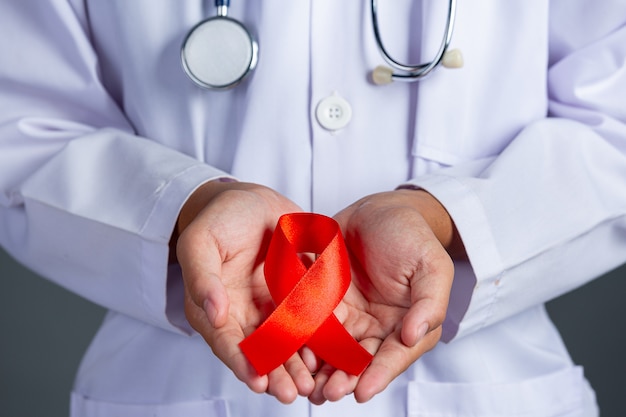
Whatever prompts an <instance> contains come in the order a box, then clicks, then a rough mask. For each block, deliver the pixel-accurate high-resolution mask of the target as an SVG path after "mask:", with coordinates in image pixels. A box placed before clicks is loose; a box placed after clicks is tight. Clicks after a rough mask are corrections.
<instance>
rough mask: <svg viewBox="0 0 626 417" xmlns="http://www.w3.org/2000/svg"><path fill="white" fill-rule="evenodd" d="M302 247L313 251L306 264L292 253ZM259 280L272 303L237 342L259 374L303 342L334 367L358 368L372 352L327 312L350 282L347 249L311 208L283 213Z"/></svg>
mask: <svg viewBox="0 0 626 417" xmlns="http://www.w3.org/2000/svg"><path fill="white" fill-rule="evenodd" d="M305 252H312V253H315V254H318V255H319V256H318V257H317V259H316V260H315V262H314V263H313V264H312V265H311V266H310V267H309V268H308V269H307V267H306V266H305V265H304V264H303V263H302V260H301V259H300V257H299V256H298V254H299V253H305ZM265 280H266V282H267V286H268V289H269V291H270V294H271V295H272V299H273V300H274V303H275V304H277V307H276V309H275V310H274V311H273V312H272V314H271V315H270V316H269V317H268V318H267V320H265V322H263V324H261V326H260V327H259V328H257V329H256V330H255V331H254V332H253V333H252V334H250V335H249V336H248V337H246V338H245V339H244V340H243V341H242V342H241V343H240V344H239V346H240V348H241V350H242V351H243V353H244V354H245V355H246V357H247V358H248V360H249V361H250V362H251V363H252V366H253V367H254V369H256V371H257V372H258V373H259V375H265V374H267V373H268V372H270V371H271V370H273V369H275V368H277V367H278V366H280V365H282V364H283V363H285V361H287V359H289V357H291V355H293V354H294V353H296V352H297V351H298V349H300V348H301V347H302V346H303V345H305V344H306V345H307V346H308V347H309V348H311V350H313V352H314V353H315V354H316V355H317V356H319V357H320V358H321V359H323V360H324V361H325V362H327V363H329V364H330V365H332V366H333V367H335V368H337V369H341V370H343V371H345V372H347V373H349V374H352V375H359V374H360V373H361V372H363V370H364V369H365V368H366V367H367V365H368V364H369V363H370V361H371V360H372V355H371V354H370V353H369V352H367V351H366V350H365V349H364V348H363V347H362V346H361V345H359V344H358V343H357V341H356V340H355V339H354V338H353V337H352V336H351V335H350V334H349V333H348V332H347V331H346V329H345V328H344V327H343V325H342V324H341V323H340V322H339V320H338V319H337V317H335V315H334V314H333V310H334V309H335V307H337V305H338V304H339V302H340V301H341V300H342V299H343V296H344V295H345V293H346V291H347V290H348V287H349V286H350V261H349V258H348V251H347V249H346V246H345V243H344V241H343V237H342V235H341V230H340V229H339V225H338V224H337V222H336V221H335V220H333V219H331V218H330V217H326V216H323V215H320V214H313V213H292V214H286V215H283V216H282V217H281V218H280V219H279V220H278V225H277V226H276V230H275V231H274V234H273V236H272V240H271V241H270V245H269V248H268V251H267V256H266V258H265Z"/></svg>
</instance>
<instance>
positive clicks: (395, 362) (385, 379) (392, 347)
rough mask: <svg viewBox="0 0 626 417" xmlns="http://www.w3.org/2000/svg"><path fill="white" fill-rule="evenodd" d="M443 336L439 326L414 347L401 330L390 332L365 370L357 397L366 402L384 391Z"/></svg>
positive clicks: (360, 380) (361, 401)
mask: <svg viewBox="0 0 626 417" xmlns="http://www.w3.org/2000/svg"><path fill="white" fill-rule="evenodd" d="M440 337H441V328H437V329H435V330H433V331H431V332H430V333H428V335H427V336H426V337H424V338H423V339H422V341H421V342H420V343H418V344H417V345H416V346H414V347H407V346H405V345H404V344H403V343H402V341H401V340H400V334H399V331H396V332H394V333H392V334H390V335H389V336H388V337H387V338H386V339H385V341H384V342H383V343H382V345H381V346H380V349H379V350H378V352H377V353H376V355H375V356H374V359H373V360H372V363H371V364H370V366H369V367H368V368H367V369H366V370H365V372H363V374H362V375H361V377H360V378H359V381H358V382H357V386H356V388H355V390H354V397H355V399H356V400H357V401H358V402H360V403H363V402H366V401H369V400H370V399H372V397H374V396H375V395H376V394H378V393H380V392H382V391H383V390H384V389H385V388H387V386H388V385H389V383H390V382H391V381H393V380H394V379H395V378H396V377H397V376H398V375H400V374H401V373H402V372H404V371H405V370H406V369H407V368H408V367H409V366H410V365H411V364H412V363H413V362H415V361H416V360H417V359H418V358H419V357H421V356H422V355H423V354H424V353H426V352H427V351H429V350H430V349H432V348H433V347H434V346H435V345H436V344H437V342H438V341H439V338H440Z"/></svg>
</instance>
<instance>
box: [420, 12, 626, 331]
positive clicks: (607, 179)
mask: <svg viewBox="0 0 626 417" xmlns="http://www.w3.org/2000/svg"><path fill="white" fill-rule="evenodd" d="M573 3H576V2H567V1H560V2H558V1H555V2H552V4H553V6H552V10H551V13H552V17H551V20H552V21H553V23H552V24H551V34H550V35H551V46H550V48H551V56H550V68H549V73H548V92H549V115H548V117H547V118H545V119H543V120H538V121H536V122H533V123H531V124H530V125H528V126H526V127H525V128H524V129H522V131H521V132H520V133H519V134H518V135H517V136H516V137H515V138H514V139H513V140H512V141H511V142H510V144H509V145H508V146H507V147H506V148H505V149H504V150H503V151H502V152H501V153H500V154H499V155H497V156H495V157H492V158H486V159H484V160H479V161H474V162H471V163H468V164H460V165H458V166H455V167H450V168H444V169H441V170H439V171H437V172H435V173H432V174H430V175H427V176H424V177H421V178H417V179H415V180H413V181H412V182H411V185H412V186H414V187H421V188H423V189H426V190H428V191H429V192H430V193H432V194H433V195H434V196H435V197H436V198H437V199H439V200H440V201H441V202H442V203H443V204H444V206H445V207H446V208H447V210H448V211H449V213H450V215H451V217H452V218H453V220H454V222H455V224H456V226H457V228H458V230H459V233H460V235H461V238H462V240H463V242H464V244H465V248H466V251H467V254H468V257H469V261H470V263H469V264H468V263H465V262H457V274H456V276H455V283H454V288H453V292H452V298H451V305H450V310H449V314H448V318H447V319H446V323H445V325H444V336H443V339H444V340H445V341H449V340H451V339H453V338H454V337H462V336H463V335H466V334H469V333H472V332H475V331H477V330H479V329H481V328H484V327H486V326H489V325H490V324H493V323H495V322H498V321H500V320H503V319H505V318H507V317H510V316H512V315H514V314H516V313H519V312H521V311H523V310H525V309H528V308H530V307H532V306H534V305H538V304H540V303H543V302H545V301H548V300H550V299H553V298H555V297H557V296H559V295H561V294H564V293H565V292H567V291H569V290H572V289H574V288H576V287H578V286H580V285H582V284H584V283H586V282H588V281H590V280H591V279H593V278H595V277H598V276H599V275H601V274H603V273H605V272H607V271H609V270H611V269H613V268H615V267H617V266H619V265H620V264H622V263H624V262H626V105H625V101H624V97H626V22H624V21H623V17H624V16H625V15H626V10H625V8H624V5H623V3H618V2H613V3H611V4H612V5H611V4H607V5H605V4H603V6H602V7H601V8H600V7H598V8H596V7H593V8H592V9H591V10H590V9H589V8H584V7H577V6H580V3H582V2H578V3H576V5H577V6H576V7H575V5H574V4H573ZM587 3H588V4H590V3H591V2H587ZM600 9H601V10H602V12H600ZM620 10H621V11H620ZM589 13H592V14H593V13H612V14H613V15H612V16H611V17H610V18H608V16H605V17H607V18H606V19H599V18H597V16H596V19H595V20H596V21H597V22H599V21H602V22H603V24H602V25H595V24H591V23H589V21H587V20H586V19H587V17H588V16H586V14H589ZM616 17H617V19H621V20H622V21H618V22H616V20H617V19H616ZM580 28H587V29H585V30H580ZM470 265H471V266H470Z"/></svg>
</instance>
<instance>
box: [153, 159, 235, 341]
mask: <svg viewBox="0 0 626 417" xmlns="http://www.w3.org/2000/svg"><path fill="white" fill-rule="evenodd" d="M210 181H236V179H235V178H234V177H232V176H231V175H229V174H226V173H224V172H221V171H219V170H217V169H216V168H213V167H210V166H208V165H204V164H200V163H199V164H197V165H192V166H190V167H188V168H187V169H185V170H184V171H182V172H181V173H180V174H178V175H177V176H176V177H174V178H173V179H172V180H170V181H169V182H168V183H167V185H165V187H164V189H163V190H162V195H161V198H160V199H159V200H158V201H157V202H156V204H155V206H154V209H153V211H152V214H151V216H150V218H149V219H148V221H147V222H146V225H145V229H144V230H145V231H146V232H147V234H148V235H152V236H154V235H157V236H161V238H162V240H161V242H159V244H158V245H152V244H151V243H150V242H146V243H145V244H144V252H145V253H144V254H143V256H142V259H143V260H144V265H146V272H145V274H144V277H146V280H145V285H144V291H143V296H144V305H145V306H147V307H146V308H149V309H152V311H151V312H150V315H151V316H153V317H160V318H161V319H160V321H161V323H157V324H160V326H161V327H165V328H168V329H170V330H174V331H175V332H179V333H180V332H182V333H184V334H191V333H193V329H192V328H191V326H190V325H189V323H188V322H187V320H186V318H185V313H184V286H183V280H182V272H181V270H180V266H179V265H177V264H168V258H169V257H168V253H169V241H170V238H171V235H172V232H173V230H174V227H175V225H176V221H177V219H178V214H179V213H180V210H181V209H182V206H183V205H184V203H185V202H186V201H187V199H188V198H189V197H190V196H191V194H193V192H194V191H195V190H196V189H198V187H200V186H201V185H203V184H205V183H207V182H210ZM159 271H166V272H165V273H164V272H159ZM154 276H166V281H165V282H163V281H159V280H151V279H149V278H150V277H154ZM154 300H164V302H161V303H155V302H154Z"/></svg>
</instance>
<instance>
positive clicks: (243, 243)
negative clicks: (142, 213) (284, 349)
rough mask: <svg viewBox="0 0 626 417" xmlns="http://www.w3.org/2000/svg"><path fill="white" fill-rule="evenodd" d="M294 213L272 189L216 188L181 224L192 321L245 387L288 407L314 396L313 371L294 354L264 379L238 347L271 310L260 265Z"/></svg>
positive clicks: (180, 253)
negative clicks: (281, 223) (284, 219)
mask: <svg viewBox="0 0 626 417" xmlns="http://www.w3.org/2000/svg"><path fill="white" fill-rule="evenodd" d="M296 211H301V210H300V208H299V207H298V206H297V205H296V204H294V203H293V202H291V201H290V200H288V199H287V198H285V197H283V196H282V195H280V194H279V193H277V192H275V191H273V190H271V189H269V188H267V187H263V186H260V185H256V184H250V183H241V182H217V181H213V182H209V183H207V184H205V185H204V186H202V187H200V188H199V189H198V190H197V191H196V192H194V194H193V195H192V196H191V197H190V199H189V200H188V201H187V203H186V204H185V206H184V207H183V209H182V211H181V213H180V216H179V220H178V225H177V229H178V231H179V237H178V240H177V243H176V254H177V258H178V262H179V264H180V266H181V268H182V271H183V280H184V284H185V314H186V316H187V320H188V321H189V323H190V324H191V326H192V327H193V328H194V329H195V330H196V331H198V332H199V333H200V334H201V335H202V336H203V337H204V339H205V340H206V342H207V343H208V344H209V346H210V347H211V349H212V350H213V352H214V353H215V355H216V356H217V357H218V358H219V359H221V360H222V361H223V362H224V363H225V364H226V365H227V366H228V367H229V368H230V369H231V370H232V371H233V372H234V374H235V375H236V376H237V377H238V378H239V379H240V380H242V381H243V382H245V383H246V384H247V385H248V386H249V387H250V388H251V389H252V390H253V391H255V392H267V393H269V394H271V395H274V396H275V397H276V398H278V400H280V401H281V402H284V403H289V402H292V401H293V400H295V398H296V396H297V395H298V394H299V395H304V396H306V395H309V394H310V393H311V391H312V390H313V388H314V381H313V378H312V376H311V371H310V369H309V368H308V367H307V366H306V365H305V363H304V362H303V360H302V359H301V357H300V356H299V355H297V354H296V355H294V356H293V357H292V358H290V359H289V360H288V361H287V362H286V363H285V364H284V365H283V366H281V367H279V368H277V369H275V370H274V371H272V372H270V373H269V374H268V375H266V376H259V375H258V374H257V373H256V371H255V370H254V369H253V368H252V367H251V365H250V364H249V362H248V360H247V359H246V357H245V356H244V355H243V353H242V352H241V350H240V348H239V342H241V341H242V340H243V339H244V337H245V336H247V335H248V334H250V333H251V332H252V331H253V330H254V329H255V328H256V327H257V326H259V325H260V324H261V323H262V322H263V320H265V318H267V316H269V314H270V313H271V311H272V310H273V308H274V304H273V302H272V299H271V296H270V294H269V292H268V290H267V285H266V283H265V278H264V275H263V260H264V258H265V252H266V250H267V246H268V244H269V240H270V238H271V234H272V231H273V230H274V227H275V226H276V223H277V221H278V218H279V217H280V216H281V215H282V214H285V213H290V212H296Z"/></svg>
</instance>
